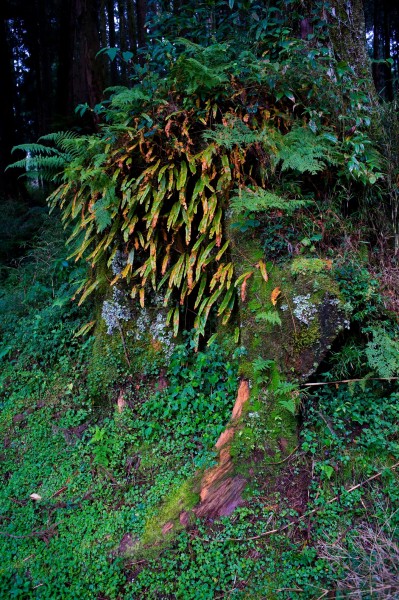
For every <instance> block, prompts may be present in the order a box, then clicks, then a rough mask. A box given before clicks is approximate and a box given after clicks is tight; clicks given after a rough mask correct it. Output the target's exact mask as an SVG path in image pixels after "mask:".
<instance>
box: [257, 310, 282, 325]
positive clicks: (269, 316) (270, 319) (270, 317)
mask: <svg viewBox="0 0 399 600" xmlns="http://www.w3.org/2000/svg"><path fill="white" fill-rule="evenodd" d="M255 321H257V322H259V321H263V322H265V323H269V324H270V325H281V319H280V317H279V314H278V312H277V311H276V310H268V311H264V312H258V313H257V314H256V316H255Z"/></svg>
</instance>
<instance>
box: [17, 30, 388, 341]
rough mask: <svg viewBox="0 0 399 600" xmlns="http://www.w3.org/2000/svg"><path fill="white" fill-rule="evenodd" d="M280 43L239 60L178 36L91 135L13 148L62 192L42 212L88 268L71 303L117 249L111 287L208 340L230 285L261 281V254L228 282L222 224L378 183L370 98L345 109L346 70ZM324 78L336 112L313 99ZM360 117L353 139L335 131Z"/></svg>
mask: <svg viewBox="0 0 399 600" xmlns="http://www.w3.org/2000/svg"><path fill="white" fill-rule="evenodd" d="M279 35H280V38H279V39H278V40H277V41H276V39H275V37H273V35H272V34H271V37H270V44H271V47H272V48H273V52H271V53H270V55H269V54H267V53H265V51H264V44H265V43H267V38H265V40H263V42H262V43H263V46H262V52H261V53H260V48H259V47H258V44H257V43H256V42H254V41H252V43H249V45H248V49H246V50H245V51H242V49H241V47H240V46H239V45H238V43H234V41H231V42H223V43H222V42H220V43H219V42H218V43H213V44H210V45H209V46H206V47H204V46H200V45H198V44H195V43H193V42H190V41H188V40H186V39H178V40H176V41H175V46H174V48H175V50H174V52H175V57H174V60H173V61H170V62H169V63H167V64H164V70H163V71H162V69H161V70H160V71H159V72H158V73H147V74H144V75H142V77H141V80H140V82H139V83H136V84H135V85H133V86H132V87H130V88H126V87H115V88H111V89H109V90H108V94H109V99H108V100H105V101H104V102H103V103H102V104H101V105H99V106H97V107H96V111H97V113H98V116H99V118H101V125H100V127H99V131H98V132H97V133H95V134H92V135H78V134H76V133H74V132H60V133H52V134H49V135H46V136H44V137H43V138H41V140H40V141H39V143H38V144H26V145H21V146H18V147H17V148H18V149H19V150H23V151H24V152H26V153H27V158H24V159H22V160H21V161H18V162H16V163H14V165H13V166H14V167H21V166H23V167H25V168H26V169H27V172H28V174H30V175H31V176H32V175H34V174H35V173H36V172H37V171H39V172H40V174H41V176H42V177H46V176H47V177H50V178H53V180H54V181H55V182H57V184H58V187H57V189H56V190H55V191H54V192H53V193H52V194H51V195H50V197H49V203H50V205H51V206H52V207H59V208H60V209H61V212H62V219H63V222H64V224H65V225H67V226H72V233H71V235H70V238H69V243H70V244H71V248H72V251H71V255H70V256H71V258H74V259H75V260H79V259H82V258H84V259H85V260H86V261H87V263H88V265H89V271H88V278H87V280H86V281H85V282H84V283H83V284H82V286H81V288H80V289H79V293H80V294H81V296H80V302H83V301H84V300H85V298H86V297H87V296H88V295H89V294H90V293H92V292H93V291H94V290H96V289H99V288H100V287H101V283H102V281H103V276H102V269H101V268H99V265H102V264H104V262H105V263H106V264H107V265H108V266H110V265H111V264H112V262H113V260H114V258H115V256H116V255H117V253H119V255H120V256H122V257H123V266H122V268H121V270H120V271H119V272H118V273H117V274H116V275H114V276H113V277H112V276H111V275H110V276H109V282H110V283H111V285H114V284H116V283H117V282H121V281H122V282H124V283H125V285H126V288H127V290H128V291H129V293H130V295H131V296H132V297H133V298H136V297H137V299H138V300H139V302H140V304H141V306H144V305H145V302H146V297H148V294H149V291H150V289H153V290H154V291H156V292H157V293H160V294H162V296H163V299H164V304H165V306H169V308H170V310H169V314H168V320H169V321H171V322H173V324H174V331H175V333H177V332H178V331H179V329H180V328H181V324H180V314H181V312H182V307H183V306H186V308H187V307H189V309H190V310H191V311H193V314H194V327H195V328H196V329H197V332H198V333H202V334H203V333H204V331H205V324H206V322H207V319H208V317H209V315H210V312H211V310H212V308H213V307H214V306H217V315H218V316H220V317H222V320H223V323H226V322H227V321H228V319H229V317H230V315H231V313H232V311H233V309H234V305H235V300H236V289H237V287H238V286H239V285H240V284H243V282H244V281H246V280H247V278H248V277H250V276H251V275H252V274H253V273H254V272H256V271H257V270H258V271H260V273H261V275H262V277H264V279H267V277H268V275H267V272H266V268H265V260H263V259H260V260H258V261H256V262H255V263H254V264H253V268H252V269H251V270H250V271H248V273H245V274H242V275H241V277H240V278H237V276H236V275H235V268H234V263H233V261H232V259H231V255H230V249H231V244H232V242H231V240H230V238H229V235H228V233H227V230H226V217H228V218H229V219H230V217H231V215H233V221H234V219H237V218H238V219H240V218H242V215H244V216H245V215H246V216H245V219H246V220H247V222H248V215H249V216H250V218H249V221H250V222H252V225H251V226H255V227H256V225H257V224H259V221H258V217H259V216H260V215H262V218H263V219H264V218H266V219H267V215H268V214H273V215H274V216H275V215H276V214H282V215H291V214H292V213H293V212H294V211H297V210H299V209H301V208H303V207H305V206H311V205H312V203H313V204H314V203H316V204H317V202H318V201H319V198H320V197H322V195H323V191H322V190H323V186H325V184H323V181H326V180H327V179H329V180H330V179H331V178H332V179H334V180H335V181H337V180H340V181H342V182H346V181H351V182H352V184H353V185H354V186H357V187H358V188H359V189H361V188H364V187H368V186H371V185H373V184H374V183H375V182H376V180H377V179H379V178H380V176H381V173H380V160H379V154H378V152H377V150H376V148H375V147H374V146H373V144H372V142H371V140H370V139H369V137H368V135H369V134H368V130H369V126H370V117H369V111H370V106H369V104H368V99H367V97H366V95H365V94H363V96H362V95H361V94H360V92H359V93H358V94H357V95H356V97H353V104H352V103H351V102H349V103H348V102H347V100H346V99H345V100H343V98H344V97H345V94H349V97H350V98H351V97H352V96H351V93H350V88H351V86H352V80H351V77H350V69H349V68H346V67H345V66H344V65H336V64H335V63H334V62H333V59H332V58H331V56H330V54H329V52H328V50H327V49H326V48H323V47H322V46H320V47H318V48H313V49H310V48H309V47H308V46H307V45H306V42H303V41H301V40H298V39H295V38H293V37H292V36H290V31H289V29H287V30H286V31H285V33H284V34H279ZM154 52H155V50H154ZM113 56H115V53H114V54H113ZM332 71H334V73H335V74H334V85H333V86H332V89H333V90H335V92H336V102H337V104H336V106H335V109H334V111H332V110H331V106H330V105H327V104H325V99H324V95H323V94H322V93H321V91H322V90H323V89H324V88H325V87H326V86H329V87H331V73H332ZM318 91H320V97H319V99H318ZM359 107H360V108H359ZM355 112H356V115H357V116H356V127H357V132H356V135H355V136H353V137H351V138H348V136H345V135H344V132H343V130H342V122H345V123H347V122H350V121H351V119H353V118H354V114H355ZM315 188H319V192H318V194H315V193H314V189H315ZM312 190H313V191H312ZM234 215H235V216H234ZM240 215H241V217H240ZM251 215H252V216H251ZM267 252H268V249H267V248H265V254H266V256H265V258H266V257H267Z"/></svg>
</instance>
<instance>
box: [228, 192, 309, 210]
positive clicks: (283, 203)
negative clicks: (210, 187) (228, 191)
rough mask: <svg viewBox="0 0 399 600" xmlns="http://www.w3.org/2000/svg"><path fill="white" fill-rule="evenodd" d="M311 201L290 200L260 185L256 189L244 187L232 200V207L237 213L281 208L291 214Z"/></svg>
mask: <svg viewBox="0 0 399 600" xmlns="http://www.w3.org/2000/svg"><path fill="white" fill-rule="evenodd" d="M310 203H311V201H310V200H290V199H288V198H284V197H283V196H279V195H278V194H274V193H273V192H269V191H268V190H264V189H262V188H260V187H259V188H257V189H256V190H252V189H250V188H244V189H242V190H240V194H239V195H238V196H233V197H232V198H231V200H230V206H231V208H232V209H233V210H234V211H235V212H237V213H243V212H265V211H271V210H281V211H283V212H286V213H288V214H291V213H292V212H294V211H295V210H298V209H299V208H303V207H304V206H308V205H309V204H310Z"/></svg>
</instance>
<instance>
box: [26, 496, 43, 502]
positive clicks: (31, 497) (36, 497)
mask: <svg viewBox="0 0 399 600" xmlns="http://www.w3.org/2000/svg"><path fill="white" fill-rule="evenodd" d="M29 498H30V499H31V500H35V501H36V502H37V501H38V500H41V499H42V497H41V496H39V494H31V495H30V496H29Z"/></svg>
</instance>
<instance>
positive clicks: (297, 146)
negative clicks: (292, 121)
mask: <svg viewBox="0 0 399 600" xmlns="http://www.w3.org/2000/svg"><path fill="white" fill-rule="evenodd" d="M273 142H274V144H275V148H276V152H275V155H274V161H275V164H276V165H277V164H278V163H280V162H281V170H282V171H288V170H289V169H291V170H293V171H298V172H299V173H306V172H308V173H310V174H311V175H316V173H319V172H320V171H323V170H324V169H325V168H326V166H327V165H333V164H337V163H338V160H337V153H336V151H335V148H334V146H335V144H336V142H337V140H336V138H335V137H334V136H333V135H331V134H330V133H322V134H316V133H313V131H312V130H311V129H310V128H309V127H302V126H300V125H295V126H294V127H293V128H292V130H291V131H290V132H289V133H287V134H286V135H282V134H281V133H280V132H279V131H277V130H275V131H274V134H273ZM266 143H268V141H267V140H266Z"/></svg>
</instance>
